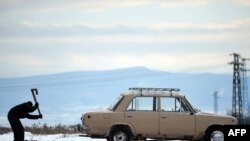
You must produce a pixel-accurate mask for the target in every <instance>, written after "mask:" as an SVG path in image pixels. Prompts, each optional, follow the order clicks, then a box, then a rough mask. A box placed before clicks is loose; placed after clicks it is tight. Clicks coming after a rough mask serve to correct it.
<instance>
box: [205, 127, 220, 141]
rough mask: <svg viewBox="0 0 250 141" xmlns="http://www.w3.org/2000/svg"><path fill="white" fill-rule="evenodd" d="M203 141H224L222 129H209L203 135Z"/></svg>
mask: <svg viewBox="0 0 250 141" xmlns="http://www.w3.org/2000/svg"><path fill="white" fill-rule="evenodd" d="M205 141H224V133H223V130H222V128H220V127H216V128H212V129H210V130H209V131H208V132H207V133H206V135H205Z"/></svg>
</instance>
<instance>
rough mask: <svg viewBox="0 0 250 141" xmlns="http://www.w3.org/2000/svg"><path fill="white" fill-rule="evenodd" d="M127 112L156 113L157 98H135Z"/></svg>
mask: <svg viewBox="0 0 250 141" xmlns="http://www.w3.org/2000/svg"><path fill="white" fill-rule="evenodd" d="M127 111H156V98H155V97H135V98H133V100H132V101H131V102H130V104H129V106H128V108H127Z"/></svg>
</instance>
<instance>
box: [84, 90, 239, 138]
mask: <svg viewBox="0 0 250 141" xmlns="http://www.w3.org/2000/svg"><path fill="white" fill-rule="evenodd" d="M82 123H83V129H84V132H85V134H86V136H90V137H92V138H106V139H107V140H108V141H130V140H145V139H148V138H150V139H165V140H166V139H177V140H205V141H224V134H223V125H226V124H227V125H235V124H237V119H236V118H234V117H231V116H219V115H215V114H207V113H202V112H200V111H197V110H196V109H194V108H193V106H192V105H191V104H190V103H189V102H188V100H187V99H186V98H185V96H183V95H181V94H179V89H169V88H130V89H129V91H128V92H127V93H124V94H121V95H120V97H118V99H117V100H116V101H115V102H114V103H113V104H112V105H111V106H110V107H109V108H108V111H106V112H89V113H85V114H83V115H82Z"/></svg>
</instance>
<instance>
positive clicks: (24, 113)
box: [8, 101, 39, 119]
mask: <svg viewBox="0 0 250 141" xmlns="http://www.w3.org/2000/svg"><path fill="white" fill-rule="evenodd" d="M37 108H38V103H36V104H35V105H34V106H32V102H30V101H29V102H26V103H22V104H20V105H17V106H15V107H13V108H11V109H10V111H9V114H8V116H10V117H12V118H15V119H20V118H28V119H38V118H39V115H30V114H29V113H31V112H34V111H35V110H36V109H37Z"/></svg>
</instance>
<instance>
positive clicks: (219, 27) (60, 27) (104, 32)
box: [0, 19, 250, 41]
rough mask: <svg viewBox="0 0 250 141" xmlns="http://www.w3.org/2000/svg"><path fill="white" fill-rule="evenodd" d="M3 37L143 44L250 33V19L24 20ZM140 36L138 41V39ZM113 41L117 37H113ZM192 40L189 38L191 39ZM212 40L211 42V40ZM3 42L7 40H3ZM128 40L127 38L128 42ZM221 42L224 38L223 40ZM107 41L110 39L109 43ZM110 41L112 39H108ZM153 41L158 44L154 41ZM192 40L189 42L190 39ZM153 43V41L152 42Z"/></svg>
mask: <svg viewBox="0 0 250 141" xmlns="http://www.w3.org/2000/svg"><path fill="white" fill-rule="evenodd" d="M0 29H1V31H2V32H1V33H0V37H8V36H9V37H25V36H27V37H69V38H70V37H74V38H75V37H81V36H82V37H84V36H86V37H90V38H91V36H95V37H97V38H108V36H113V35H115V36H116V37H119V36H130V35H131V37H132V39H138V40H140V37H142V38H144V36H145V35H146V36H147V35H153V36H154V37H157V36H158V37H159V39H160V38H161V36H163V37H164V36H170V37H175V36H186V35H191V36H194V37H195V36H197V39H199V36H200V35H201V36H203V35H204V36H210V35H212V36H214V34H218V35H219V34H223V33H225V34H239V33H241V32H249V29H250V19H242V20H234V21H230V22H225V23H215V22H209V23H203V24H197V23H191V22H182V23H175V22H172V23H170V22H169V23H154V24H146V23H145V24H133V25H132V24H123V25H119V24H118V25H117V24H88V23H68V24H61V23H38V22H32V21H28V20H23V21H21V22H20V23H19V24H16V25H13V24H10V25H6V24H0ZM133 36H137V37H138V38H134V37H133ZM112 38H113V37H112ZM187 38H188V37H187ZM210 38H211V37H209V38H208V40H209V39H210ZM2 39H3V38H2ZM125 39H126V38H125ZM219 39H220V38H219ZM105 40H106V39H105ZM107 40H109V39H107ZM152 40H156V39H154V38H152ZM188 40H189V39H188ZM149 41H150V40H149Z"/></svg>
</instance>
